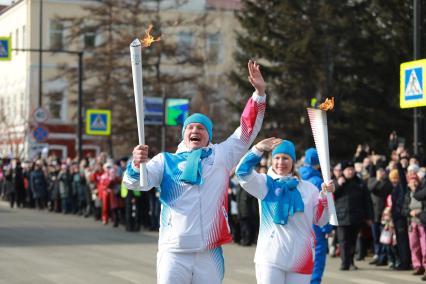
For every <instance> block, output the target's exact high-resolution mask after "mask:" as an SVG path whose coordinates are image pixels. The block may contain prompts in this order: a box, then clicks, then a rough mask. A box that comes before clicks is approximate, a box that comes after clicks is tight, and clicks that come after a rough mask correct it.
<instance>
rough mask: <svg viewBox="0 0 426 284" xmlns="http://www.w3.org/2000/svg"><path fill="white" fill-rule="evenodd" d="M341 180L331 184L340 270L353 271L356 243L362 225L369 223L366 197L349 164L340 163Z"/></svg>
mask: <svg viewBox="0 0 426 284" xmlns="http://www.w3.org/2000/svg"><path fill="white" fill-rule="evenodd" d="M342 170H343V176H341V177H339V178H338V179H337V181H336V182H335V187H336V191H335V193H334V197H335V205H336V213H337V220H338V222H339V226H338V227H337V236H338V240H339V245H340V257H341V260H342V263H341V267H340V269H341V270H349V269H357V267H356V266H355V264H354V255H355V245H356V239H357V235H358V232H359V229H360V227H361V224H362V223H363V222H367V223H369V224H370V225H371V223H372V221H371V220H372V217H373V213H372V204H371V198H370V193H369V191H368V189H367V187H366V186H365V184H364V183H363V181H362V180H361V179H360V178H358V177H357V176H356V175H355V169H354V164H353V162H351V161H345V162H342Z"/></svg>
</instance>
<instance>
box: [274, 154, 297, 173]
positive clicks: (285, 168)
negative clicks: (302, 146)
mask: <svg viewBox="0 0 426 284" xmlns="http://www.w3.org/2000/svg"><path fill="white" fill-rule="evenodd" d="M292 168H293V160H292V159H291V157H290V156H289V155H287V154H276V155H275V156H274V157H273V158H272V169H273V170H274V172H275V173H276V174H277V175H280V176H286V175H288V174H289V173H291V169H292Z"/></svg>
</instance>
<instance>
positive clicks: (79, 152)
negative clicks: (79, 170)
mask: <svg viewBox="0 0 426 284" xmlns="http://www.w3.org/2000/svg"><path fill="white" fill-rule="evenodd" d="M12 50H15V51H25V52H39V53H40V54H41V53H43V52H49V53H67V54H72V55H77V56H78V97H77V116H78V117H77V143H76V144H77V155H78V158H79V160H81V159H82V157H83V114H82V113H83V55H84V51H73V50H60V49H59V50H56V49H36V48H15V49H12ZM41 83H42V82H40V83H39V84H40V86H41ZM40 86H39V88H40V90H42V89H41V87H40ZM39 96H40V97H39V106H40V105H41V104H40V102H41V95H40V94H39Z"/></svg>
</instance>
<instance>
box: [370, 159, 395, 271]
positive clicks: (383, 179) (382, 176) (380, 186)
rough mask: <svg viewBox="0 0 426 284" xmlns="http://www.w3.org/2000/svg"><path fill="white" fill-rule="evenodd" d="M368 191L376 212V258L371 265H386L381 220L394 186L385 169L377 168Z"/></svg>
mask: <svg viewBox="0 0 426 284" xmlns="http://www.w3.org/2000/svg"><path fill="white" fill-rule="evenodd" d="M368 189H369V190H370V195H371V200H372V203H373V212H374V219H373V224H372V225H371V235H372V238H373V244H374V258H373V261H371V262H370V264H376V265H386V262H387V259H386V256H387V253H386V251H385V247H384V245H383V244H381V243H380V234H381V232H382V230H383V225H382V223H381V219H382V212H383V210H384V209H385V205H386V198H387V197H388V195H389V194H390V193H391V192H392V184H391V183H390V181H389V179H388V177H387V176H386V171H385V169H384V168H382V167H378V168H377V170H376V175H375V176H374V177H371V178H370V179H369V180H368Z"/></svg>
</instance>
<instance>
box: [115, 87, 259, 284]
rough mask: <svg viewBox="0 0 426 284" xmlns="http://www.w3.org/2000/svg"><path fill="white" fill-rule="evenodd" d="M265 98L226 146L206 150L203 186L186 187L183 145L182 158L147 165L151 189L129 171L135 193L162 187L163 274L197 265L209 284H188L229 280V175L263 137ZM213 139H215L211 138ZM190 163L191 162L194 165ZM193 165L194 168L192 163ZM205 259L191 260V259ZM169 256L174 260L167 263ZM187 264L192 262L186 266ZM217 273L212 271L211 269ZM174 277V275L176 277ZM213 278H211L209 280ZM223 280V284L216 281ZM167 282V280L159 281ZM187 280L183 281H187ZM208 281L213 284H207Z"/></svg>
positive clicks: (248, 111) (159, 158)
mask: <svg viewBox="0 0 426 284" xmlns="http://www.w3.org/2000/svg"><path fill="white" fill-rule="evenodd" d="M265 97H266V96H259V95H257V93H256V92H255V93H254V94H253V95H252V97H251V98H250V99H249V101H248V102H247V104H246V106H245V109H244V111H243V113H242V116H241V119H240V126H239V127H238V128H237V129H236V130H235V132H234V133H233V134H232V135H231V136H230V137H228V139H226V140H225V141H224V142H222V143H219V144H212V143H209V145H208V146H207V147H205V148H202V154H201V158H200V159H201V162H200V163H201V167H200V168H201V175H200V181H199V184H190V183H187V182H183V181H181V176H182V174H183V171H184V169H185V166H186V163H187V159H189V158H188V157H187V153H190V152H191V150H190V149H188V148H186V146H185V144H184V142H183V141H182V142H181V143H180V144H179V146H178V149H177V151H176V153H174V154H171V153H160V154H158V155H156V156H155V157H153V158H152V159H151V160H150V161H149V162H148V163H147V164H146V169H147V180H148V185H147V186H146V187H143V188H141V187H140V185H139V169H138V168H135V167H134V165H133V163H130V164H129V165H128V167H127V171H126V174H125V176H124V179H123V182H124V184H125V185H126V186H127V187H128V188H129V189H135V190H149V189H151V188H152V187H159V188H160V189H161V191H160V202H161V217H160V233H159V242H158V246H159V255H158V258H157V273H158V274H161V273H162V271H161V269H162V268H161V267H163V266H164V265H166V266H167V264H162V263H163V262H164V261H165V262H173V264H177V263H178V265H177V266H181V265H183V266H185V264H182V262H185V263H187V264H188V263H189V262H194V265H197V263H198V264H199V265H201V264H200V263H206V261H207V262H209V259H210V260H212V262H211V261H210V263H213V264H212V265H209V264H204V266H203V267H202V268H201V270H206V271H205V273H206V274H207V277H206V278H205V280H203V279H200V281H197V279H195V277H193V278H192V280H191V281H189V282H185V283H200V282H201V281H204V282H203V284H205V283H220V282H221V281H222V279H223V274H224V263H223V256H222V249H221V247H220V246H221V245H222V244H225V243H228V242H231V241H232V236H231V232H230V227H229V224H228V213H227V212H228V200H227V197H228V194H227V188H228V183H229V173H230V171H231V170H232V169H233V168H234V167H235V166H236V165H237V163H238V161H239V160H240V159H241V157H242V156H243V155H244V153H246V152H247V150H248V149H249V147H250V145H251V144H252V142H253V140H254V139H255V138H256V136H257V134H258V133H259V131H260V128H261V125H262V121H263V117H264V112H265V105H266V104H265ZM210 138H211V137H210ZM188 161H189V160H188ZM188 163H189V162H188ZM194 252H195V253H200V252H201V253H202V254H192V255H191V254H187V253H194ZM163 254H168V255H167V257H165V256H164V255H163ZM185 259H186V260H185ZM210 267H211V269H213V270H216V271H213V272H214V273H213V272H212V271H210V270H209V269H210ZM191 269H192V272H193V271H194V269H196V268H193V267H190V268H188V269H186V270H185V269H184V271H183V272H182V271H180V272H179V273H177V274H175V275H174V276H173V277H174V278H173V279H174V281H173V282H174V283H180V282H179V277H180V276H181V274H185V273H186V272H188V271H191ZM171 273H173V272H171ZM209 274H210V275H209ZM217 275H219V276H218V277H219V278H220V279H219V280H220V281H219V282H217V281H216V280H215V277H216V276H217ZM157 277H158V278H159V279H160V280H161V275H157ZM184 278H185V277H183V278H182V279H184ZM206 281H207V282H206Z"/></svg>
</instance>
